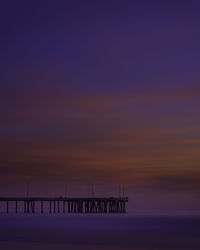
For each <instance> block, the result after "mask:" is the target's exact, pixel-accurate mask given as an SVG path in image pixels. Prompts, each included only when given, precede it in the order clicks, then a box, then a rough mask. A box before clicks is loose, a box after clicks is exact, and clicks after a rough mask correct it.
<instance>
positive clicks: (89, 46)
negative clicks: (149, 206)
mask: <svg viewBox="0 0 200 250" xmlns="http://www.w3.org/2000/svg"><path fill="white" fill-rule="evenodd" d="M199 7H200V6H199V3H198V1H8V0H7V1H1V2H0V66H1V67H0V120H1V123H0V137H1V140H0V156H1V158H0V159H1V161H0V175H1V177H0V178H2V182H1V185H2V187H3V188H4V189H3V190H6V183H7V181H8V180H9V181H12V183H13V187H14V186H17V185H18V183H20V182H21V181H24V182H26V180H30V179H31V180H32V181H33V182H37V181H41V180H42V181H47V182H49V181H59V180H61V181H63V180H64V179H71V180H78V181H81V182H85V183H86V182H91V181H93V182H96V183H101V182H103V183H113V185H115V184H117V183H119V182H121V183H122V182H123V183H126V184H127V185H129V186H131V185H132V186H134V188H136V191H135V192H136V193H134V195H136V196H137V197H138V201H139V200H141V196H140V194H141V193H143V192H144V193H145V192H146V193H149V192H151V191H152V190H153V191H152V196H155V197H156V198H155V200H156V201H157V203H156V204H158V203H159V202H160V199H161V194H162V192H165V194H166V195H167V197H168V200H170V201H171V204H172V203H173V202H174V200H177V197H179V198H178V199H180V203H181V204H185V206H186V207H187V206H188V200H190V204H191V207H193V208H195V207H196V206H197V204H196V199H195V197H196V196H195V194H196V193H198V192H199V189H200V187H199V181H200V180H199V177H198V176H199V172H200V169H199V161H200V158H199V150H200V118H199V108H200V72H199V64H200V63H199V58H200V31H199V27H200V17H199ZM131 190H132V189H131V188H130V195H131V192H132V191H131ZM137 190H138V191H137ZM141 190H142V191H141ZM158 190H159V192H161V193H159V194H158ZM6 192H9V190H8V188H7V191H6ZM174 192H175V193H176V192H178V193H177V196H176V195H175V196H173V195H172V194H173V193H174ZM179 192H183V194H184V195H183V196H181V198H180V196H178V194H179ZM171 195H172V196H173V197H171ZM192 195H194V199H192V198H191V197H193V196H192ZM165 197H166V196H165ZM169 197H170V198H169ZM191 199H192V201H191ZM176 205H177V206H178V204H176ZM198 206H199V204H198Z"/></svg>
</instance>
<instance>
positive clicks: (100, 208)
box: [0, 197, 128, 214]
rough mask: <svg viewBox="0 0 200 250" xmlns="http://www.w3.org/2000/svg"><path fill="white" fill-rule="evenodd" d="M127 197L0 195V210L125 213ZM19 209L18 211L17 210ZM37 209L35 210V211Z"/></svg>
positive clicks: (54, 212) (30, 212)
mask: <svg viewBox="0 0 200 250" xmlns="http://www.w3.org/2000/svg"><path fill="white" fill-rule="evenodd" d="M127 202H128V197H122V198H119V197H118V198H116V197H110V198H65V197H54V198H52V197H27V198H25V197H0V212H5V213H9V212H10V209H9V208H10V207H11V205H12V211H13V207H14V212H15V213H18V212H20V211H22V212H23V213H25V214H34V213H36V212H40V213H44V212H48V213H50V214H56V213H70V214H71V213H85V214H89V213H98V214H103V213H126V203H127ZM19 208H20V209H19ZM19 210H20V211H19ZM36 210H37V211H36Z"/></svg>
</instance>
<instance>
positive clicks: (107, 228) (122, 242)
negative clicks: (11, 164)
mask: <svg viewBox="0 0 200 250" xmlns="http://www.w3.org/2000/svg"><path fill="white" fill-rule="evenodd" d="M0 249H1V250H7V249H15V250H17V249H23V250H24V249H26V250H27V249H28V250H32V249H37V250H40V249H41V250H45V249H49V250H51V249H58V250H59V249H72V250H75V249H81V250H84V249H88V250H90V249H93V250H95V249H97V250H99V249H111V250H112V249H116V250H118V249H133V250H135V249H137V250H144V249H151V250H157V249H158V250H162V249H165V250H167V249H170V250H171V249H174V250H178V249H181V250H184V249H188V250H192V249H195V250H199V249H200V216H199V215H155V214H154V215H148V214H134V213H132V214H126V215H85V214H83V215H75V214H72V215H67V214H66V215H62V214H60V215H49V214H43V215H40V214H35V215H23V214H17V215H16V214H14V213H13V214H8V215H7V214H0Z"/></svg>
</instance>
